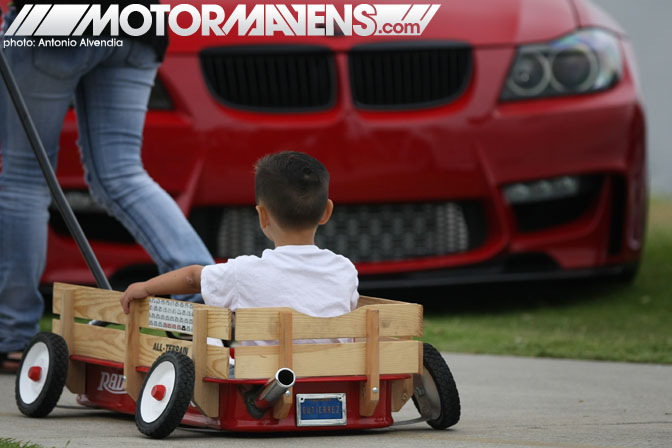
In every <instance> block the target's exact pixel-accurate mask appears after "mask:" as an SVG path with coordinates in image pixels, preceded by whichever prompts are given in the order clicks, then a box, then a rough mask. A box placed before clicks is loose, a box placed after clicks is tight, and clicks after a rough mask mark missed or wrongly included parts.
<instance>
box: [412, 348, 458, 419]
mask: <svg viewBox="0 0 672 448" xmlns="http://www.w3.org/2000/svg"><path fill="white" fill-rule="evenodd" d="M423 367H424V369H423V373H422V390H419V388H418V387H415V388H414V392H413V404H415V407H416V408H417V409H418V411H420V413H421V414H422V411H421V406H420V404H419V399H420V398H419V396H418V395H419V394H423V395H425V394H426V395H427V396H428V398H429V402H430V403H431V408H432V417H433V418H430V419H429V420H427V424H428V425H429V426H431V427H432V428H434V429H446V428H449V427H451V426H453V425H455V424H456V423H457V422H458V421H459V420H460V412H461V408H460V396H459V393H458V391H457V385H456V384H455V380H454V379H453V375H452V373H451V372H450V369H449V368H448V365H447V364H446V361H445V360H444V359H443V356H441V353H439V351H438V350H437V349H435V348H434V347H433V346H432V345H430V344H427V343H424V344H423ZM434 416H435V417H434Z"/></svg>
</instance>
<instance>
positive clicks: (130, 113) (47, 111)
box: [0, 12, 214, 352]
mask: <svg viewBox="0 0 672 448" xmlns="http://www.w3.org/2000/svg"><path fill="white" fill-rule="evenodd" d="M9 15H10V17H9V18H8V19H9V20H5V26H8V22H11V20H12V18H13V17H11V16H12V13H11V12H10V14H9ZM1 43H2V42H0V44H1ZM3 51H4V52H5V56H6V58H7V59H8V62H9V65H10V67H11V68H12V71H13V73H14V76H15V78H16V80H17V82H18V84H19V88H20V89H21V92H22V93H23V96H24V99H25V101H26V104H27V105H28V109H29V111H30V113H31V115H32V118H33V120H34V122H35V125H36V127H37V130H38V133H39V134H40V137H41V139H42V142H43V144H44V147H45V149H46V151H47V153H48V155H49V158H50V160H51V163H52V165H53V166H54V167H55V166H56V160H57V155H58V142H59V136H60V133H61V127H62V125H63V121H64V117H65V114H66V111H67V110H68V107H69V105H70V103H71V100H72V98H73V96H74V98H75V109H76V114H77V124H78V128H79V142H78V144H79V147H80V149H81V156H82V162H83V164H84V167H85V172H86V182H87V184H88V185H89V188H90V190H91V194H92V196H93V197H94V199H95V200H96V201H97V202H98V203H100V204H101V205H103V206H104V207H105V208H106V209H107V210H108V212H109V213H110V214H112V215H113V216H115V217H116V218H117V219H118V220H119V221H121V223H122V224H124V226H125V227H126V228H127V229H128V230H129V231H130V233H131V234H132V235H133V236H134V237H135V239H136V240H137V241H138V242H139V243H140V244H141V245H142V246H143V247H144V248H145V249H146V250H147V252H148V253H149V254H150V255H151V257H152V258H153V259H154V260H155V262H156V263H157V265H158V267H159V270H160V271H161V272H166V271H168V270H172V269H177V268H179V267H182V266H186V265H190V264H212V263H214V260H213V259H212V256H211V255H210V253H209V252H208V250H207V249H206V247H205V245H204V244H203V242H202V241H201V239H200V238H199V237H198V235H197V234H196V232H195V231H194V229H193V228H192V227H191V225H190V224H189V222H188V221H187V219H186V218H185V216H184V214H183V213H182V211H181V210H180V209H179V207H178V206H177V204H176V203H175V201H174V200H173V199H172V198H171V197H170V196H169V195H168V194H167V193H166V192H165V191H164V190H163V189H161V187H159V186H158V185H157V184H156V182H154V181H153V180H152V179H151V178H150V177H149V175H148V174H147V172H146V171H145V170H144V168H143V165H142V160H141V154H140V150H141V146H142V131H143V126H144V120H145V113H146V110H147V102H148V99H149V94H150V90H151V88H152V84H153V81H154V77H155V75H156V70H157V68H158V65H159V63H158V62H156V55H155V53H154V50H153V49H152V48H151V47H149V46H147V45H145V44H143V43H140V42H137V41H133V40H132V39H127V40H125V41H124V45H123V47H111V48H107V47H97V48H96V47H72V48H51V47H46V48H45V47H40V48H38V47H33V48H25V47H24V48H15V47H8V48H6V49H5V50H3ZM0 145H1V147H0V156H1V157H2V169H1V170H0V352H8V351H14V350H19V349H22V348H23V347H25V345H26V344H27V343H28V341H29V340H30V338H31V337H32V336H33V335H34V334H35V333H36V332H37V331H38V323H39V319H40V317H41V315H42V312H43V307H44V304H43V299H42V296H41V294H40V293H39V291H38V286H39V281H40V277H41V275H42V272H43V270H44V266H45V259H46V250H47V223H48V219H49V213H48V207H49V203H50V194H49V190H48V188H47V185H46V182H45V181H44V178H43V176H42V172H41V171H40V168H39V166H38V164H37V161H36V159H35V156H34V154H33V151H32V150H31V147H30V146H29V143H28V140H27V138H26V136H25V133H24V130H23V128H22V126H21V123H20V122H19V119H18V117H17V115H16V113H15V111H14V108H13V106H12V104H11V100H10V99H9V96H8V94H7V92H6V89H5V88H4V87H2V86H0ZM193 299H194V300H198V299H200V297H194V298H193Z"/></svg>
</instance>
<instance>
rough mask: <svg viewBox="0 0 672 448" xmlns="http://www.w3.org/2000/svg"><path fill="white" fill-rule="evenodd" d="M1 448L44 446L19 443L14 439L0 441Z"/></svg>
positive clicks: (36, 447) (38, 447) (40, 447)
mask: <svg viewBox="0 0 672 448" xmlns="http://www.w3.org/2000/svg"><path fill="white" fill-rule="evenodd" d="M0 448H43V447H42V445H36V444H34V443H30V442H19V441H17V440H14V439H5V438H2V439H0Z"/></svg>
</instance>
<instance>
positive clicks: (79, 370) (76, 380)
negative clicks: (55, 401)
mask: <svg viewBox="0 0 672 448" xmlns="http://www.w3.org/2000/svg"><path fill="white" fill-rule="evenodd" d="M54 301H60V302H61V307H62V308H63V315H62V316H61V317H62V318H63V325H61V328H60V334H61V336H62V337H63V339H64V340H65V343H66V345H67V346H68V352H69V353H70V352H71V351H72V349H73V348H74V346H75V315H74V311H75V294H74V292H73V291H63V294H62V295H61V297H54ZM65 385H66V386H67V388H68V390H69V391H70V392H72V393H73V394H83V393H84V392H86V370H85V366H84V364H82V363H81V362H77V361H72V360H69V361H68V377H67V378H66V380H65Z"/></svg>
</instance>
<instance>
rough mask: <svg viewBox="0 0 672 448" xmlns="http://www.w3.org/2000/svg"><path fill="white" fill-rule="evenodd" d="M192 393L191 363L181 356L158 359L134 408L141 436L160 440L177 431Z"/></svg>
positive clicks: (174, 354) (169, 353)
mask: <svg viewBox="0 0 672 448" xmlns="http://www.w3.org/2000/svg"><path fill="white" fill-rule="evenodd" d="M193 392H194V363H193V361H192V360H191V359H190V358H189V357H188V356H186V355H184V354H183V353H177V352H166V353H164V354H163V355H161V356H159V357H158V359H157V360H156V361H154V364H153V365H152V368H151V370H150V371H149V373H148V374H147V377H146V378H145V381H144V382H143V383H142V389H141V390H140V395H139V398H138V402H137V405H136V408H135V424H136V426H137V427H138V429H139V430H140V432H141V433H143V434H145V435H147V436H149V437H152V438H155V439H161V438H163V437H166V436H167V435H169V434H170V433H171V432H173V430H174V429H175V428H177V427H178V426H179V424H180V422H181V421H182V418H183V417H184V414H185V413H186V412H187V408H188V407H189V402H190V401H191V396H192V395H193Z"/></svg>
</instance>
